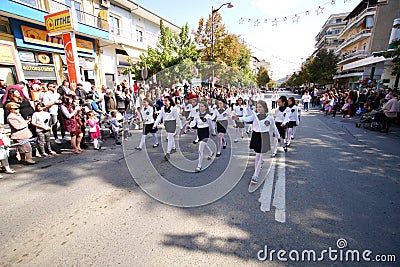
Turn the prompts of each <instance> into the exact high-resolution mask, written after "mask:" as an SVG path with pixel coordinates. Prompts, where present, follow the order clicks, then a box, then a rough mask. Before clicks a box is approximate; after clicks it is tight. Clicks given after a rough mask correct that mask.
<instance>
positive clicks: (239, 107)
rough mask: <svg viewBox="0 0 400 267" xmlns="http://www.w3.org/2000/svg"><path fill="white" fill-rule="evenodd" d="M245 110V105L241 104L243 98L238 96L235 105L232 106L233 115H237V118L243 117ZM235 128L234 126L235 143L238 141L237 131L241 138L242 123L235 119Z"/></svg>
mask: <svg viewBox="0 0 400 267" xmlns="http://www.w3.org/2000/svg"><path fill="white" fill-rule="evenodd" d="M245 110H246V106H245V105H244V104H243V98H241V97H239V98H238V100H237V102H236V106H235V107H234V108H233V111H234V113H235V116H237V117H239V118H241V117H244V115H245V112H246V111H245ZM235 128H236V135H235V140H234V142H235V143H237V142H239V140H238V138H239V132H240V134H241V137H242V138H243V129H244V123H243V122H240V121H237V122H236V127H235Z"/></svg>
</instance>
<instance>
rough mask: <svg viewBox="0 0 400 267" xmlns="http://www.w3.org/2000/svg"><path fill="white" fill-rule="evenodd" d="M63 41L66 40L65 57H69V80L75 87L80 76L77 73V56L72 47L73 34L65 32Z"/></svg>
mask: <svg viewBox="0 0 400 267" xmlns="http://www.w3.org/2000/svg"><path fill="white" fill-rule="evenodd" d="M63 42H64V50H65V57H66V59H67V68H68V76H69V82H70V84H71V87H72V88H74V85H76V84H77V82H78V77H77V75H76V68H75V57H74V51H73V49H72V41H71V35H70V34H69V33H64V34H63Z"/></svg>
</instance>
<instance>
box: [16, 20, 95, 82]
mask: <svg viewBox="0 0 400 267" xmlns="http://www.w3.org/2000/svg"><path fill="white" fill-rule="evenodd" d="M10 25H11V28H12V30H13V33H14V37H15V43H16V46H17V49H18V54H19V59H20V60H21V67H22V70H23V74H24V76H25V80H27V81H30V80H34V79H38V80H41V81H42V82H43V81H44V82H56V83H57V84H61V83H62V81H63V80H64V79H68V72H67V64H66V61H65V55H64V46H63V43H62V38H61V36H48V35H47V32H46V29H45V27H43V26H40V25H35V24H32V23H29V22H26V21H21V20H17V19H12V18H11V19H10ZM76 43H77V50H78V56H79V57H80V59H81V58H82V59H83V61H82V60H80V63H82V64H81V66H80V71H81V74H82V79H85V81H90V82H92V83H95V81H96V77H93V76H94V75H92V73H95V69H94V67H95V64H86V62H87V61H88V62H94V59H95V57H96V53H95V41H94V39H91V38H87V37H83V36H79V35H77V37H76ZM81 61H82V62H81ZM83 63H85V64H83ZM91 71H92V72H91Z"/></svg>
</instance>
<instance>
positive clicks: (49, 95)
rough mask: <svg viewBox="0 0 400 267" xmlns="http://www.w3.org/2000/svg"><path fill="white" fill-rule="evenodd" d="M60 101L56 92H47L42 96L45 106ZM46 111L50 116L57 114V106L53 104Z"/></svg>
mask: <svg viewBox="0 0 400 267" xmlns="http://www.w3.org/2000/svg"><path fill="white" fill-rule="evenodd" d="M59 99H60V94H59V93H57V92H52V91H50V90H49V91H47V92H46V93H44V95H43V104H45V105H47V104H49V103H50V102H57V101H58V100H59ZM48 111H49V113H50V114H51V115H57V114H58V104H54V105H52V106H51V107H49V108H48Z"/></svg>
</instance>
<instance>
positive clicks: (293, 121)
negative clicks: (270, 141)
mask: <svg viewBox="0 0 400 267" xmlns="http://www.w3.org/2000/svg"><path fill="white" fill-rule="evenodd" d="M295 104H296V103H295V100H294V97H289V99H288V108H289V109H290V112H289V122H288V124H287V126H288V129H287V131H286V144H287V146H290V141H291V139H292V136H293V129H294V127H296V126H297V125H298V124H299V113H298V109H297V106H296V105H295Z"/></svg>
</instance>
